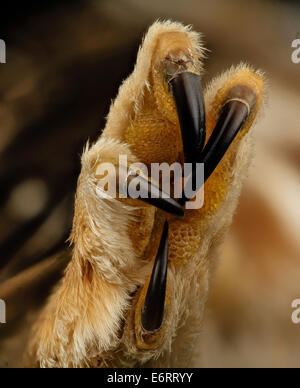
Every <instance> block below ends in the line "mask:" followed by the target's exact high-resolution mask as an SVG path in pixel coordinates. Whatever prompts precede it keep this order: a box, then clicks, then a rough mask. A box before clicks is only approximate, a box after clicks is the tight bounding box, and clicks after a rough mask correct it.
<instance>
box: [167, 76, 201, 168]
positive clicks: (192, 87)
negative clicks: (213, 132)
mask: <svg viewBox="0 0 300 388" xmlns="http://www.w3.org/2000/svg"><path fill="white" fill-rule="evenodd" d="M169 83H170V87H171V92H172V94H173V97H174V100H175V104H176V109H177V114H178V119H179V123H180V128H181V136H182V142H183V148H184V158H185V162H186V163H196V162H197V161H198V159H199V155H200V152H201V151H202V149H203V146H204V143H205V137H206V127H205V106H204V97H203V93H202V87H201V80H200V76H199V75H197V74H194V73H189V72H183V73H180V74H178V75H176V76H175V77H174V78H173V79H172V80H171V81H170V82H169Z"/></svg>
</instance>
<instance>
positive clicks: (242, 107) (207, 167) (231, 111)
mask: <svg viewBox="0 0 300 388" xmlns="http://www.w3.org/2000/svg"><path fill="white" fill-rule="evenodd" d="M234 91H235V92H237V91H239V92H241V91H243V94H244V95H245V96H246V97H247V98H245V99H244V100H243V99H241V98H240V97H239V96H238V97H235V96H234V95H232V96H231V95H230V97H231V98H230V99H229V100H227V101H228V102H227V103H225V105H224V106H223V108H222V110H221V114H220V116H219V119H218V121H217V124H216V127H215V129H214V131H213V133H212V135H211V137H210V138H209V140H208V142H207V144H206V146H205V148H204V150H203V152H202V153H201V154H200V157H199V159H198V162H199V163H204V182H206V180H207V179H208V178H209V177H210V175H211V174H212V173H213V171H214V170H215V168H216V167H217V165H218V164H219V162H220V161H221V159H222V158H223V156H224V155H225V153H226V151H227V150H228V148H229V146H230V145H231V143H232V142H233V140H234V139H235V137H236V135H237V134H238V133H239V131H240V130H241V129H242V127H243V125H244V123H245V121H246V120H247V119H248V117H249V115H250V112H251V109H252V107H253V105H254V104H255V101H256V96H255V94H254V92H253V91H252V90H251V89H249V88H247V87H242V86H239V87H235V88H234ZM189 179H192V180H193V182H194V181H195V170H194V171H193V174H192V176H191V177H190V178H189ZM204 182H202V183H204ZM199 189H200V187H197V188H196V191H198V190H199ZM189 200H190V198H186V197H185V196H184V194H183V198H181V199H180V200H179V203H180V204H181V205H184V204H185V203H186V202H187V201H189Z"/></svg>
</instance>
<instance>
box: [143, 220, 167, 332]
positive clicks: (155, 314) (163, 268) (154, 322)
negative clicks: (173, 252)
mask: <svg viewBox="0 0 300 388" xmlns="http://www.w3.org/2000/svg"><path fill="white" fill-rule="evenodd" d="M168 229H169V227H168V222H167V221H166V222H165V225H164V229H163V233H162V237H161V241H160V245H159V248H158V252H157V256H156V259H155V263H154V266H153V270H152V275H151V279H150V283H149V287H148V290H147V295H146V299H145V304H144V308H143V311H142V317H141V319H142V326H143V328H144V329H145V330H147V331H155V330H158V329H159V328H160V327H161V325H162V322H163V318H164V310H165V297H166V286H167V274H168V245H169V244H168Z"/></svg>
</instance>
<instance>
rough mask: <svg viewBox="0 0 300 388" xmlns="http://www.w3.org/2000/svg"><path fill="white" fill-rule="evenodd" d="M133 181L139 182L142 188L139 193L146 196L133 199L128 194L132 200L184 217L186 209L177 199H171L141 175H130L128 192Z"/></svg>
mask: <svg viewBox="0 0 300 388" xmlns="http://www.w3.org/2000/svg"><path fill="white" fill-rule="evenodd" d="M133 180H138V184H139V186H140V188H139V191H140V192H142V193H144V196H137V197H133V196H131V195H130V193H129V192H127V194H128V196H129V197H130V198H134V199H139V200H141V201H143V202H145V203H148V204H149V205H152V206H155V207H157V208H158V209H160V210H163V211H165V212H167V213H170V214H173V215H176V216H179V217H183V216H184V209H183V208H182V206H181V205H180V204H179V203H178V202H177V201H175V199H173V198H171V197H170V196H169V194H167V193H165V192H164V191H162V190H161V189H160V188H159V187H158V186H156V185H154V184H153V183H151V182H150V181H149V180H148V179H146V178H144V177H142V176H141V175H129V176H128V177H127V186H126V190H128V185H129V184H130V183H131V182H132V181H133ZM122 190H123V189H122Z"/></svg>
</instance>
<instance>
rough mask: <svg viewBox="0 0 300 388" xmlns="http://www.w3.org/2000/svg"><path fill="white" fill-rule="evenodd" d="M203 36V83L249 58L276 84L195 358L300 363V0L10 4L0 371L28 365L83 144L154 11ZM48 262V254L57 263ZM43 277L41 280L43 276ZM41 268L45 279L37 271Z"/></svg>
mask: <svg viewBox="0 0 300 388" xmlns="http://www.w3.org/2000/svg"><path fill="white" fill-rule="evenodd" d="M157 18H161V19H169V18H171V19H173V20H178V21H181V22H183V23H185V24H193V26H194V28H195V29H196V30H198V31H201V32H202V33H203V34H204V39H205V42H206V46H207V48H208V49H209V50H210V52H209V55H208V59H207V61H206V64H205V66H206V74H205V82H207V81H208V80H210V79H211V78H212V77H213V76H215V75H216V74H218V73H219V72H221V71H223V70H225V69H226V68H228V67H229V66H231V65H232V64H237V63H239V62H240V61H246V62H249V63H250V64H252V65H253V66H255V67H257V68H260V69H262V70H263V71H265V73H266V77H267V79H268V81H269V85H270V87H269V101H268V105H267V107H266V109H265V115H264V117H263V118H262V119H261V120H260V122H259V123H258V125H257V126H256V128H255V142H256V154H255V160H254V163H253V166H252V169H251V173H250V175H249V178H248V180H247V184H246V186H245V189H244V191H243V195H242V198H241V201H240V205H239V208H238V210H237V213H236V216H235V220H234V224H233V226H232V228H231V231H230V234H229V235H228V237H227V239H226V242H225V245H224V246H223V248H222V251H221V258H220V266H219V268H218V271H217V274H216V276H215V278H214V279H213V284H212V289H211V298H210V302H209V307H208V312H207V316H206V321H205V325H204V327H203V336H202V347H201V349H199V366H204V367H299V366H300V325H294V324H293V323H292V322H291V314H292V308H291V303H292V301H293V300H294V299H300V282H299V279H300V238H299V231H300V119H299V106H300V64H299V65H296V64H293V63H292V61H291V55H292V51H293V50H292V48H291V43H292V41H293V40H294V39H296V38H297V37H300V4H299V2H298V1H294V2H292V1H279V0H278V1H275V0H274V1H271V0H269V1H268V0H260V1H258V0H252V1H250V0H244V1H240V0H227V1H224V0H209V1H206V0H203V1H199V0H198V1H197V0H185V1H178V0H172V1H171V0H164V1H161V0H152V1H151V2H150V1H146V0H114V1H111V0H97V1H96V0H95V1H90V0H88V1H87V0H86V1H78V0H76V1H72V2H67V1H60V2H57V3H56V4H55V3H54V2H49V4H47V5H46V4H34V3H32V4H30V2H26V4H25V5H23V6H22V5H20V4H17V5H16V4H15V3H14V2H10V5H9V7H8V8H7V11H5V12H3V13H2V12H1V16H0V26H1V27H0V28H1V29H0V39H4V40H5V42H6V45H7V63H6V64H1V65H0V298H1V299H4V300H5V301H6V303H7V320H8V323H7V324H5V325H1V326H0V367H13V366H21V365H22V362H21V353H22V350H23V349H24V344H25V342H26V337H27V334H28V332H29V327H30V325H31V323H32V321H34V317H35V313H36V311H38V309H39V308H40V306H41V305H42V304H43V303H44V301H45V297H46V296H47V295H48V294H49V292H50V290H51V287H52V285H53V284H54V283H55V282H56V281H57V279H58V278H59V276H60V274H61V273H62V270H63V268H64V266H65V264H66V263H67V261H68V255H66V254H64V255H61V254H58V255H57V253H58V252H61V251H62V250H63V249H65V248H66V247H67V244H66V242H65V241H66V239H67V237H68V234H69V232H70V227H71V221H72V212H73V197H74V190H75V187H76V179H77V176H78V173H79V169H80V158H79V156H80V153H81V150H82V148H83V145H84V143H85V142H86V140H87V139H88V138H89V139H91V140H94V139H96V138H97V136H98V135H99V134H100V130H101V128H103V126H104V124H105V115H106V114H107V113H108V109H109V105H110V102H111V99H112V98H114V97H115V96H116V93H117V89H118V86H119V85H120V83H121V81H122V80H123V79H124V78H125V77H126V76H127V75H128V74H129V73H130V72H131V71H132V68H133V64H134V62H135V57H136V52H137V48H138V45H139V44H140V41H141V38H142V36H143V34H144V33H145V31H146V29H147V28H148V26H149V25H150V24H152V22H153V21H154V20H156V19H157ZM49 257H50V258H49ZM41 273H42V276H41ZM37 274H38V276H37Z"/></svg>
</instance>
